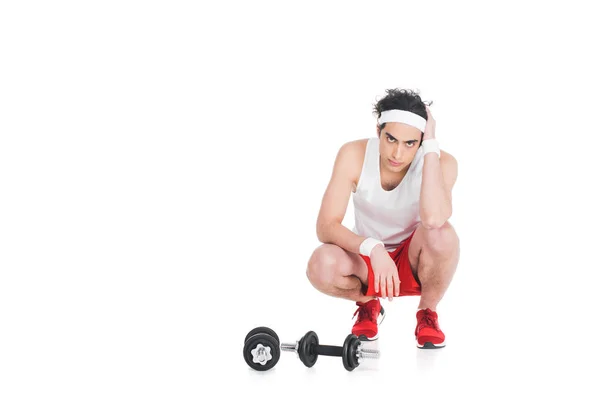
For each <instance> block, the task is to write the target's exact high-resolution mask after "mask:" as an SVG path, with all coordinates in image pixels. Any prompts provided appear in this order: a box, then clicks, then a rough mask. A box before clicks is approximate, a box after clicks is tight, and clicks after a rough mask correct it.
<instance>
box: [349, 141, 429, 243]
mask: <svg viewBox="0 0 600 400" xmlns="http://www.w3.org/2000/svg"><path fill="white" fill-rule="evenodd" d="M423 160H424V157H423V148H422V147H420V148H419V149H418V150H417V153H416V154H415V158H414V160H413V161H412V163H411V164H410V166H409V168H408V171H407V173H406V175H405V176H404V178H402V181H401V182H400V184H398V186H396V187H395V188H394V189H393V190H389V191H386V190H384V189H383V188H382V186H381V175H380V170H379V138H378V137H374V138H370V139H369V141H368V142H367V149H366V151H365V159H364V162H363V166H362V172H361V174H360V178H359V180H358V184H357V187H356V192H354V193H352V200H353V204H354V223H355V225H354V228H353V232H354V233H356V234H358V235H361V236H365V237H372V238H375V239H379V240H381V241H382V242H383V243H384V244H385V248H386V250H387V251H393V250H394V249H396V248H397V247H398V245H399V244H400V243H401V242H402V241H403V240H405V239H407V238H408V237H409V236H410V234H411V233H412V232H413V231H414V230H415V229H416V228H417V225H418V224H419V222H420V221H421V218H420V216H419V198H420V195H421V179H422V173H423Z"/></svg>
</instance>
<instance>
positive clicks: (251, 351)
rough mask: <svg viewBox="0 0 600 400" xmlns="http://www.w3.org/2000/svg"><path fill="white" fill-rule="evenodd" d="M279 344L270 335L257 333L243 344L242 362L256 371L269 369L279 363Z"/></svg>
mask: <svg viewBox="0 0 600 400" xmlns="http://www.w3.org/2000/svg"><path fill="white" fill-rule="evenodd" d="M279 356H280V351H279V342H278V341H277V340H276V339H275V338H274V337H273V336H271V335H269V334H266V333H257V334H256V335H252V336H250V337H249V338H248V340H246V342H245V343H244V360H246V364H248V365H249V366H250V368H252V369H255V370H257V371H266V370H268V369H271V368H273V367H274V366H275V364H277V362H278V361H279Z"/></svg>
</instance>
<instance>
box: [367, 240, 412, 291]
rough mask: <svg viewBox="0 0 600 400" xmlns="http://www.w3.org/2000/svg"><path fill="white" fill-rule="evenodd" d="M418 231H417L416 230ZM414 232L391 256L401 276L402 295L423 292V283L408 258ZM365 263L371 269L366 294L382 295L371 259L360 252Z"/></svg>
mask: <svg viewBox="0 0 600 400" xmlns="http://www.w3.org/2000/svg"><path fill="white" fill-rule="evenodd" d="M415 232H416V231H415ZM415 232H413V233H412V234H411V235H410V236H409V237H408V238H407V239H405V240H404V241H403V242H402V243H400V246H398V248H397V249H396V250H394V251H392V252H390V253H389V254H390V257H392V260H394V262H395V263H396V267H398V277H399V278H400V296H418V295H420V294H421V285H419V282H417V280H416V279H415V277H414V275H413V273H412V269H411V268H410V261H409V260H408V248H409V246H410V241H411V240H412V237H413V235H414V234H415ZM360 256H361V257H362V259H363V260H365V263H367V269H368V270H369V278H368V279H369V283H368V286H367V291H366V293H365V295H366V296H377V297H381V288H380V289H379V290H380V291H379V292H375V286H374V281H375V276H374V275H373V267H372V266H371V259H370V258H369V257H367V256H363V255H362V254H360Z"/></svg>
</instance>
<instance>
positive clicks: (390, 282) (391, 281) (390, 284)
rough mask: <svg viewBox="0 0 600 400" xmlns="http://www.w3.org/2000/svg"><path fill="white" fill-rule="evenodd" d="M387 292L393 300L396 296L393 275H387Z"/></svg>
mask: <svg viewBox="0 0 600 400" xmlns="http://www.w3.org/2000/svg"><path fill="white" fill-rule="evenodd" d="M387 294H388V298H389V300H390V301H391V300H392V298H393V296H394V277H393V276H388V277H387Z"/></svg>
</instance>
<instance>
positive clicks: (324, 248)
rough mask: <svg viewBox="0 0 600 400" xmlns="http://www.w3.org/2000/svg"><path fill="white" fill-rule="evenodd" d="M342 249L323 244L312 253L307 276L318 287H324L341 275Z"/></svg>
mask: <svg viewBox="0 0 600 400" xmlns="http://www.w3.org/2000/svg"><path fill="white" fill-rule="evenodd" d="M339 251H342V250H341V249H339V248H337V246H334V245H330V244H323V245H321V246H319V247H317V249H315V251H314V252H313V253H312V255H311V257H310V259H309V260H308V265H307V268H306V276H307V277H308V280H309V281H310V282H311V283H312V284H313V285H314V286H316V287H323V286H326V285H328V284H330V283H331V282H333V280H334V279H335V276H336V275H339V274H340V273H341V271H340V268H341V264H342V263H341V262H340V257H339V256H340V255H339V254H338V253H339Z"/></svg>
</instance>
